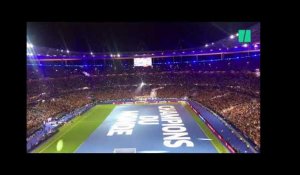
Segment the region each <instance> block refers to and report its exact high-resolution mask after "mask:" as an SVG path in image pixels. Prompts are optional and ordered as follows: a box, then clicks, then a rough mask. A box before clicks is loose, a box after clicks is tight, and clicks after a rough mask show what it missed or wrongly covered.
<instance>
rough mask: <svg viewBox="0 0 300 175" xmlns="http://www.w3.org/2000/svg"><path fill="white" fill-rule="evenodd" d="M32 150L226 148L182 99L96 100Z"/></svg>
mask: <svg viewBox="0 0 300 175" xmlns="http://www.w3.org/2000/svg"><path fill="white" fill-rule="evenodd" d="M32 153H229V151H228V149H227V148H226V147H225V146H224V145H223V144H222V143H221V141H220V140H219V139H218V138H217V137H216V136H215V135H214V134H213V133H212V132H211V131H210V130H209V128H208V127H207V126H206V125H205V123H204V122H203V121H202V120H201V119H200V118H199V117H198V116H197V115H196V114H195V112H194V111H193V110H192V109H191V108H190V107H189V106H188V105H186V104H179V103H174V104H139V105H136V104H128V105H127V104H125V105H114V104H102V105H96V106H95V107H93V108H92V109H90V110H89V111H87V112H86V113H84V114H82V115H81V116H77V117H75V118H74V119H72V120H71V122H69V123H67V124H65V125H64V126H62V127H60V128H59V131H58V132H57V133H56V134H55V135H53V136H52V137H51V138H50V139H48V140H47V141H45V142H44V143H42V144H41V145H40V146H39V147H37V148H36V149H34V150H33V151H32Z"/></svg>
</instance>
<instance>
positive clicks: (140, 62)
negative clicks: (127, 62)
mask: <svg viewBox="0 0 300 175" xmlns="http://www.w3.org/2000/svg"><path fill="white" fill-rule="evenodd" d="M133 62H134V67H139V66H140V67H148V66H152V58H151V57H145V58H134V61H133Z"/></svg>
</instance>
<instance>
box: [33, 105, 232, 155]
mask: <svg viewBox="0 0 300 175" xmlns="http://www.w3.org/2000/svg"><path fill="white" fill-rule="evenodd" d="M139 105H146V104H139ZM182 105H183V106H184V107H185V108H186V110H187V111H188V112H189V113H190V115H191V116H192V117H193V119H194V120H195V121H196V123H197V124H198V125H199V129H201V130H202V131H203V132H204V134H205V135H206V136H207V137H208V138H210V139H212V140H211V142H212V144H213V145H214V147H215V148H216V149H217V151H218V152H219V153H228V152H229V151H228V149H227V148H226V147H225V146H224V145H223V144H222V143H221V141H220V140H219V139H218V138H217V137H216V136H215V135H214V134H213V133H212V132H211V131H210V130H209V128H208V127H207V126H206V125H205V123H204V122H203V121H202V120H201V119H200V118H199V117H198V116H197V115H196V113H195V112H194V111H193V110H192V109H191V108H190V107H189V106H188V105H186V104H182ZM115 106H116V105H113V104H105V105H97V106H95V107H93V108H92V109H90V110H89V111H88V112H86V113H84V114H83V115H82V116H78V117H76V118H74V119H72V122H69V123H67V124H66V125H64V126H62V127H60V128H59V132H58V133H56V134H55V135H54V136H52V137H51V138H50V139H48V140H47V141H45V142H44V143H43V144H41V145H40V146H39V147H38V148H36V149H34V150H33V151H32V153H72V152H75V151H76V149H77V148H78V147H79V146H80V145H81V144H82V143H83V142H84V141H85V140H86V139H87V138H88V137H89V136H90V135H91V134H92V133H93V131H94V130H95V129H96V128H97V127H98V126H99V125H100V124H101V123H102V122H103V121H104V120H105V118H106V117H107V116H108V115H109V114H110V113H111V112H112V110H113V109H114V108H115Z"/></svg>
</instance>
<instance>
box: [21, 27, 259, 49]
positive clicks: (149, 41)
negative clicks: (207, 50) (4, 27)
mask: <svg viewBox="0 0 300 175" xmlns="http://www.w3.org/2000/svg"><path fill="white" fill-rule="evenodd" d="M255 24H256V22H244V23H241V22H130V23H128V22H111V23H108V22H105V23H103V22H102V23H101V22H100V23H90V22H89V23H88V22H83V23H78V22H76V23H74V22H29V23H27V39H29V40H30V41H31V43H32V44H33V45H36V46H42V47H49V48H57V49H68V50H70V51H84V52H90V51H93V52H122V51H123V52H126V51H147V50H149V51H151V50H173V49H180V48H182V49H184V48H194V47H200V46H203V45H204V44H205V43H208V42H214V41H217V40H220V39H223V38H225V37H228V36H229V35H230V34H234V33H237V30H238V29H247V28H249V27H251V26H253V25H255Z"/></svg>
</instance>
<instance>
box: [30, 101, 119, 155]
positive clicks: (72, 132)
mask: <svg viewBox="0 0 300 175" xmlns="http://www.w3.org/2000/svg"><path fill="white" fill-rule="evenodd" d="M114 107H115V105H113V104H107V105H97V106H95V107H93V108H92V109H91V110H89V111H88V112H86V113H84V114H83V115H82V116H78V117H76V118H75V119H73V120H72V121H73V122H72V123H68V124H66V125H64V126H62V127H61V128H59V132H58V133H56V134H55V135H54V136H52V137H51V138H50V139H49V140H47V141H46V142H44V143H43V144H42V145H40V146H39V147H38V148H36V149H35V150H33V153H72V152H74V151H76V149H77V148H78V147H79V146H80V144H81V143H83V142H84V141H85V140H86V139H87V138H88V137H89V136H90V134H92V133H93V131H94V130H95V129H96V128H97V127H98V126H99V125H100V124H101V123H102V122H103V120H104V119H105V118H106V117H107V116H108V115H109V114H110V113H111V111H112V110H113V109H114ZM95 114H96V115H95ZM58 143H59V144H58Z"/></svg>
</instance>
